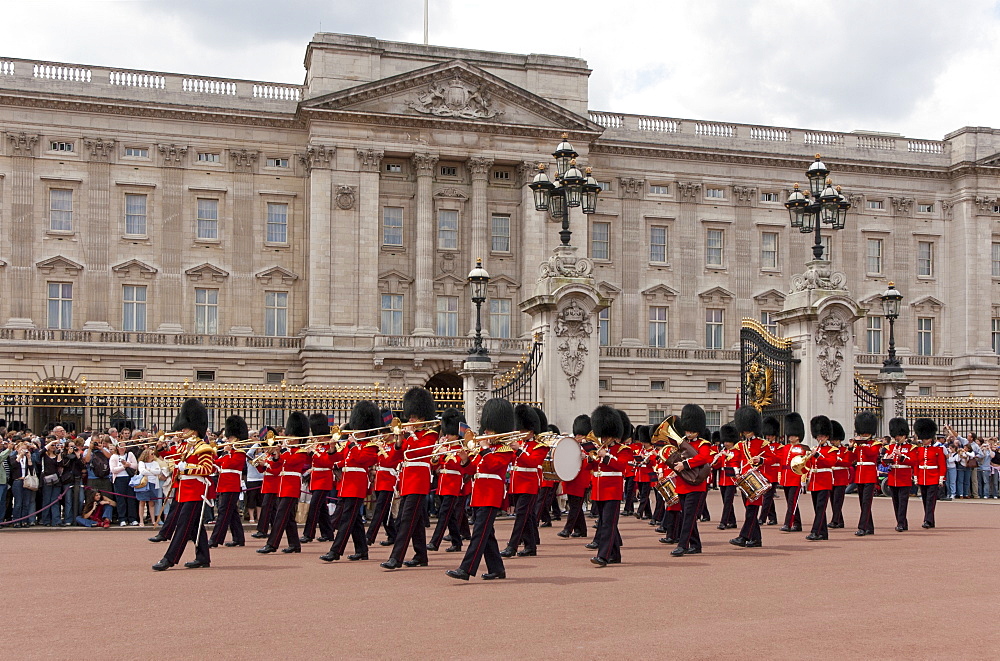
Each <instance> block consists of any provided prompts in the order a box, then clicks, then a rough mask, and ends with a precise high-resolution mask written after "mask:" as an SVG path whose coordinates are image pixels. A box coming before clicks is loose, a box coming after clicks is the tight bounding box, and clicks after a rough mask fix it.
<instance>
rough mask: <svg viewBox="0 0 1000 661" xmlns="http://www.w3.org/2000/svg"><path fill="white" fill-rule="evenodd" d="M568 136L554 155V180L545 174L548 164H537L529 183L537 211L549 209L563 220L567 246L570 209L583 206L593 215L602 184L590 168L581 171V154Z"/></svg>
mask: <svg viewBox="0 0 1000 661" xmlns="http://www.w3.org/2000/svg"><path fill="white" fill-rule="evenodd" d="M568 138H569V136H568V135H567V134H565V133H563V135H562V142H560V143H559V146H558V147H556V150H555V152H553V153H552V157H553V158H554V159H556V176H555V181H554V182H553V181H551V180H550V179H549V176H548V175H547V174H546V173H545V170H546V165H545V164H544V163H539V164H538V174H536V175H535V178H534V179H533V180H532V181H531V183H530V184H528V188H530V189H531V192H532V194H533V196H534V198H535V210H536V211H548V212H549V215H550V216H552V219H553V220H561V221H562V230H560V232H559V238H560V240H561V241H562V245H564V246H568V245H569V239H570V236H571V235H572V232H570V230H569V210H570V209H571V208H573V207H582V208H583V213H584V214H587V215H590V214H592V213H594V212H595V211H597V196H598V195H599V194H600V192H601V185H600V184H598V183H597V180H595V179H594V177H593V176H592V171H591V169H590V168H586V170H583V171H581V170H580V168H579V167H577V164H576V158H577V156H579V154H578V153H576V150H575V149H573V145H571V144H570V143H569V141H568Z"/></svg>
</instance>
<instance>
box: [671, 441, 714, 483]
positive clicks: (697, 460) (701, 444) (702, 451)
mask: <svg viewBox="0 0 1000 661" xmlns="http://www.w3.org/2000/svg"><path fill="white" fill-rule="evenodd" d="M691 445H692V446H694V449H695V450H697V451H698V454H696V455H695V456H693V457H691V458H690V459H688V460H687V466H688V467H689V468H697V467H698V466H704V465H705V464H708V463H711V461H712V444H711V443H709V442H708V441H706V440H705V439H703V438H698V439H695V440H694V441H692V442H691ZM674 486H676V487H677V493H678V494H679V495H684V494H686V493H695V492H697V491H708V480H705V481H704V482H702V483H701V484H697V485H693V484H688V483H687V481H686V480H684V479H683V478H682V477H681V476H680V475H678V476H677V477H676V478H675V479H674Z"/></svg>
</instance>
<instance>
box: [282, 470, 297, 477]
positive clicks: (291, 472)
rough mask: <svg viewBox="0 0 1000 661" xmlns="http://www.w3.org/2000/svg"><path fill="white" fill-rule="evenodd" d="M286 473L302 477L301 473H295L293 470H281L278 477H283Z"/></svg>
mask: <svg viewBox="0 0 1000 661" xmlns="http://www.w3.org/2000/svg"><path fill="white" fill-rule="evenodd" d="M286 475H294V476H295V477H302V473H296V472H295V471H281V472H280V473H278V477H285V476H286Z"/></svg>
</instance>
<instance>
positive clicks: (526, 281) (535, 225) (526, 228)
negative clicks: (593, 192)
mask: <svg viewBox="0 0 1000 661" xmlns="http://www.w3.org/2000/svg"><path fill="white" fill-rule="evenodd" d="M537 173H538V166H537V164H536V163H532V162H528V161H524V162H522V163H519V164H518V166H517V181H518V185H519V186H521V218H520V222H519V223H517V224H516V225H515V224H514V219H513V218H512V219H511V228H510V229H511V241H517V243H514V244H512V245H511V252H513V253H514V254H515V255H517V259H518V260H520V267H521V295H522V297H523V296H527V295H529V294H530V293H531V292H532V290H533V288H534V286H535V281H536V280H538V265H539V264H541V263H542V262H543V261H544V260H545V254H546V252H547V251H546V249H545V245H546V234H547V233H546V231H545V230H546V229H547V226H546V223H547V217H546V216H547V215H548V213H547V212H545V211H535V197H534V195H533V194H532V192H531V189H530V188H528V184H529V183H531V180H532V179H534V177H535V175H536V174H537ZM518 229H519V230H520V232H518ZM520 328H521V337H529V336H530V335H531V328H530V327H529V326H528V325H527V324H523V323H522V324H520Z"/></svg>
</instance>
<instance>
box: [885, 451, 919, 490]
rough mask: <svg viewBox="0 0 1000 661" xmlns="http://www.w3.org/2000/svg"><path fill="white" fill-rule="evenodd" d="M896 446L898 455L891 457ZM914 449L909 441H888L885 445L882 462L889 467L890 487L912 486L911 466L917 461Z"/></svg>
mask: <svg viewBox="0 0 1000 661" xmlns="http://www.w3.org/2000/svg"><path fill="white" fill-rule="evenodd" d="M897 447H898V448H899V451H900V455H899V456H898V457H893V454H894V453H895V452H896V448H897ZM915 449H916V447H915V446H914V445H913V444H911V443H890V444H889V446H888V447H886V449H885V456H884V457H882V463H883V464H884V465H886V466H888V467H889V486H890V487H911V486H913V467H914V466H915V465H916V463H917V459H916V453H915V452H914V450H915Z"/></svg>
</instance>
